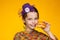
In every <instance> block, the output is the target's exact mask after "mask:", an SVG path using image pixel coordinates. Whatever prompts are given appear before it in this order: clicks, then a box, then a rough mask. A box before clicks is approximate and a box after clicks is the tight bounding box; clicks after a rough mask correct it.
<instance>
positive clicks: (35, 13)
mask: <svg viewBox="0 0 60 40" xmlns="http://www.w3.org/2000/svg"><path fill="white" fill-rule="evenodd" d="M27 17H31V18H33V17H37V12H29V13H27Z"/></svg>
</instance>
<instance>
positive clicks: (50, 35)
mask: <svg viewBox="0 0 60 40" xmlns="http://www.w3.org/2000/svg"><path fill="white" fill-rule="evenodd" d="M47 34H48V35H49V37H50V39H52V40H58V39H57V37H56V36H55V35H53V34H52V33H51V32H50V31H49V32H47Z"/></svg>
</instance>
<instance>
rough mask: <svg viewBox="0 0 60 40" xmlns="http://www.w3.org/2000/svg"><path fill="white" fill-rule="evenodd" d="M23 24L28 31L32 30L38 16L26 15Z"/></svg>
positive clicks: (34, 14) (31, 13) (33, 14)
mask: <svg viewBox="0 0 60 40" xmlns="http://www.w3.org/2000/svg"><path fill="white" fill-rule="evenodd" d="M24 22H25V23H26V27H28V28H30V29H34V28H35V27H36V25H37V23H38V16H37V13H36V12H29V13H27V17H26V18H25V20H24Z"/></svg>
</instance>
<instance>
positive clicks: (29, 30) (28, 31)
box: [25, 26, 33, 33]
mask: <svg viewBox="0 0 60 40" xmlns="http://www.w3.org/2000/svg"><path fill="white" fill-rule="evenodd" d="M32 31H33V30H32V29H30V28H29V27H27V26H26V27H25V32H27V33H30V32H32Z"/></svg>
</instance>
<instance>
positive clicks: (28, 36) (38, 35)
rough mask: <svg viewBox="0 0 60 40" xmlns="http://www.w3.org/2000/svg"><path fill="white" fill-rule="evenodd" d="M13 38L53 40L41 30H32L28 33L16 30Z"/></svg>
mask: <svg viewBox="0 0 60 40" xmlns="http://www.w3.org/2000/svg"><path fill="white" fill-rule="evenodd" d="M14 40H53V39H51V38H50V37H48V36H47V35H45V34H43V33H41V32H38V31H36V30H33V31H32V32H30V33H28V32H18V33H17V34H16V35H15V37H14Z"/></svg>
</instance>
